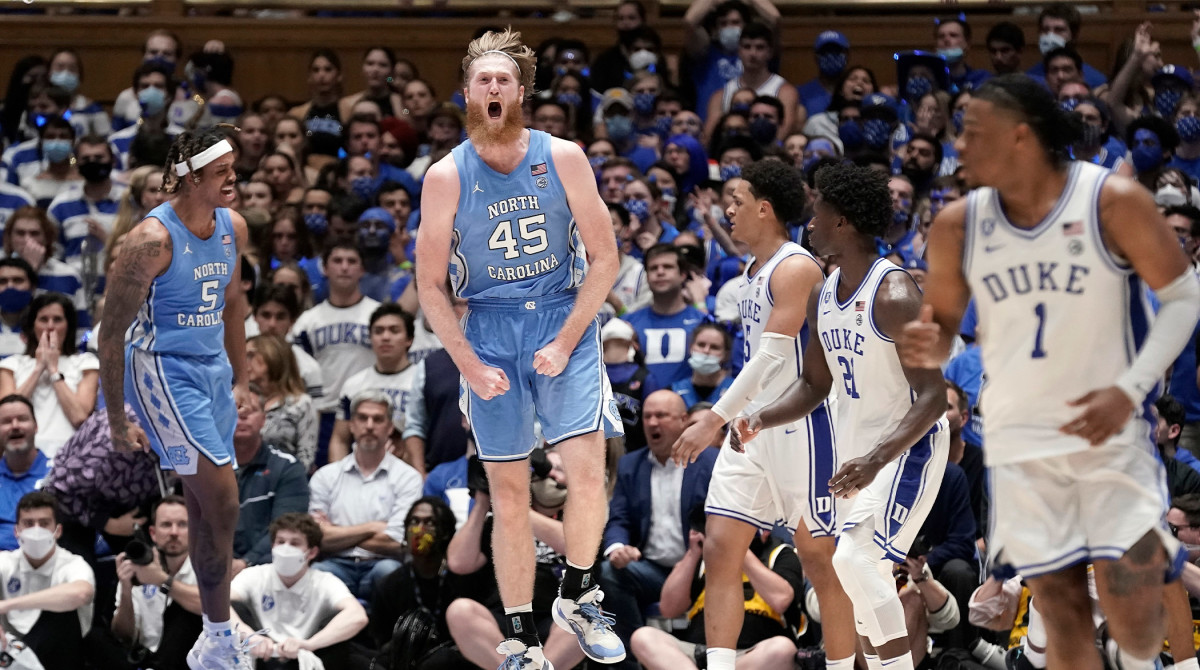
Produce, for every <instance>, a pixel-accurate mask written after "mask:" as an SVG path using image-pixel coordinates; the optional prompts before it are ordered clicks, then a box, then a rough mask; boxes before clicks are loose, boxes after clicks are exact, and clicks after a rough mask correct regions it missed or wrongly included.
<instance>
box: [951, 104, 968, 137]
mask: <svg viewBox="0 0 1200 670" xmlns="http://www.w3.org/2000/svg"><path fill="white" fill-rule="evenodd" d="M966 116H967V110H965V109H960V110H958V111H956V112H954V116H951V117H950V125H952V126H954V133H955V134H956V135H961V134H962V130H963V119H964V118H966Z"/></svg>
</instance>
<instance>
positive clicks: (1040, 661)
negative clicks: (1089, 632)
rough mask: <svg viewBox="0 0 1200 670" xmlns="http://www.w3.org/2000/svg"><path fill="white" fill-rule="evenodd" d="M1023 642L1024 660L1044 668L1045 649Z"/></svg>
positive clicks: (1025, 640) (1026, 640) (1026, 639)
mask: <svg viewBox="0 0 1200 670" xmlns="http://www.w3.org/2000/svg"><path fill="white" fill-rule="evenodd" d="M1043 632H1044V631H1043ZM1023 642H1024V643H1025V644H1024V645H1023V646H1024V648H1025V659H1026V660H1028V661H1029V664H1030V665H1032V666H1033V667H1035V668H1039V669H1042V668H1045V667H1046V647H1045V646H1042V647H1039V648H1038V649H1034V648H1033V643H1032V642H1031V641H1030V640H1029V636H1028V635H1026V636H1025V639H1024V640H1023ZM1196 670H1200V668H1197V669H1196Z"/></svg>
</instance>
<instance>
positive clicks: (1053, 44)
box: [1038, 33, 1067, 56]
mask: <svg viewBox="0 0 1200 670" xmlns="http://www.w3.org/2000/svg"><path fill="white" fill-rule="evenodd" d="M1065 46H1067V40H1066V39H1064V38H1063V36H1062V35H1055V34H1054V33H1042V34H1041V35H1038V51H1041V52H1042V55H1043V56H1045V55H1046V54H1048V53H1050V52H1051V51H1054V50H1055V49H1057V48H1059V47H1065Z"/></svg>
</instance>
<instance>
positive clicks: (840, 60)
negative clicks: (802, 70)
mask: <svg viewBox="0 0 1200 670" xmlns="http://www.w3.org/2000/svg"><path fill="white" fill-rule="evenodd" d="M848 59H849V56H848V55H847V54H846V52H845V51H827V52H825V53H819V54H817V69H818V70H819V71H820V72H821V76H822V77H825V78H826V79H833V78H834V77H836V76H838V75H839V74H841V73H842V70H845V69H846V62H847V60H848Z"/></svg>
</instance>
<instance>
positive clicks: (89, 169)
mask: <svg viewBox="0 0 1200 670" xmlns="http://www.w3.org/2000/svg"><path fill="white" fill-rule="evenodd" d="M112 167H113V166H112V163H92V162H88V163H80V164H79V174H80V176H82V177H83V178H84V180H85V181H87V183H89V184H99V183H100V182H102V181H104V180H105V179H108V175H110V174H112Z"/></svg>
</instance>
